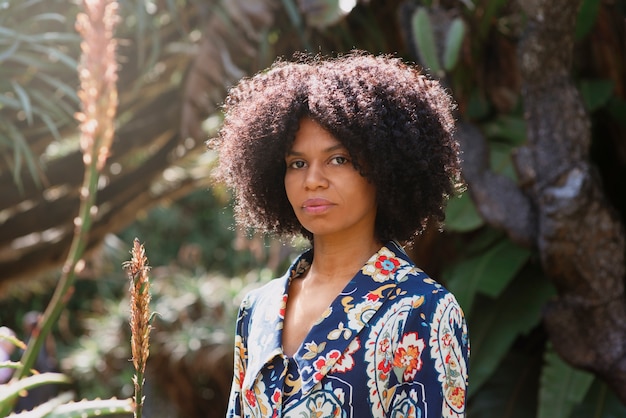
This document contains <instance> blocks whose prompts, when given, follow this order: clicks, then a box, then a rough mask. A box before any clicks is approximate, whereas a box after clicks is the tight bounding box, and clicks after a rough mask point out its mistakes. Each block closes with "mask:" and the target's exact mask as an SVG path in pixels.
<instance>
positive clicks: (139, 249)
mask: <svg viewBox="0 0 626 418" xmlns="http://www.w3.org/2000/svg"><path fill="white" fill-rule="evenodd" d="M131 255H132V258H131V260H130V261H127V262H126V263H124V268H125V269H126V272H127V274H128V278H129V281H130V331H131V340H130V346H131V352H132V356H133V365H134V366H135V371H136V374H135V376H134V377H133V383H134V385H135V417H140V416H141V410H142V407H143V401H144V399H143V395H142V392H143V383H144V372H145V370H146V362H147V361H148V355H149V354H150V329H151V326H150V298H151V296H150V280H149V278H148V272H149V271H150V267H149V266H148V259H147V257H146V254H145V250H144V247H143V245H141V244H140V242H139V240H138V239H137V238H135V240H134V243H133V249H132V250H131Z"/></svg>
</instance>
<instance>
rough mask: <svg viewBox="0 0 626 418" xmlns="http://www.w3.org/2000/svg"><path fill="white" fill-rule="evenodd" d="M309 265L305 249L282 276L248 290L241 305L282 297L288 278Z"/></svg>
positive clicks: (247, 305)
mask: <svg viewBox="0 0 626 418" xmlns="http://www.w3.org/2000/svg"><path fill="white" fill-rule="evenodd" d="M309 266H310V254H309V252H308V251H307V252H304V253H302V254H300V255H299V256H298V257H297V258H296V259H295V260H294V261H293V262H292V263H291V265H290V266H289V268H288V269H287V271H286V272H285V273H284V274H283V275H282V276H280V277H277V278H275V279H272V280H270V281H269V282H267V283H264V284H260V285H258V286H257V287H255V288H254V289H252V290H249V291H248V292H247V293H246V296H245V297H244V299H243V302H242V307H243V308H246V307H250V306H253V305H255V304H259V303H263V304H265V303H272V302H274V301H275V300H276V298H278V299H280V298H282V297H283V295H284V294H285V293H286V292H287V287H288V286H289V282H290V280H291V279H292V278H293V277H296V276H298V275H300V274H302V272H303V271H305V270H306V269H308V268H309Z"/></svg>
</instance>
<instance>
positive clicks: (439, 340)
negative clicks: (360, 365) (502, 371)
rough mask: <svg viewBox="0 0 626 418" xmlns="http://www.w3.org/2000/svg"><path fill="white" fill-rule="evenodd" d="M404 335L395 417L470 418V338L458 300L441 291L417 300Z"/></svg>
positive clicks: (397, 358)
mask: <svg viewBox="0 0 626 418" xmlns="http://www.w3.org/2000/svg"><path fill="white" fill-rule="evenodd" d="M399 331H400V332H399V333H398V335H397V342H396V344H397V345H396V348H395V350H394V360H393V367H394V372H395V373H394V374H395V377H396V378H397V381H396V382H395V385H394V386H395V390H394V391H393V392H392V393H393V399H392V400H391V403H390V406H391V407H390V412H391V411H394V410H401V411H402V413H404V414H405V416H410V417H423V418H463V417H465V403H466V399H467V384H468V364H469V363H468V362H469V352H470V350H469V338H468V332H467V324H466V321H465V316H464V314H463V311H462V309H461V307H460V306H459V304H458V302H457V301H456V299H455V298H454V296H453V295H452V294H451V293H448V292H447V291H445V290H440V291H439V292H436V293H433V294H431V295H428V296H426V297H425V298H424V299H421V298H418V299H415V300H414V302H413V308H412V309H411V313H410V314H409V316H408V318H407V319H406V322H405V323H404V327H402V329H401V330H399ZM420 410H421V414H420V413H419V412H418V411H420Z"/></svg>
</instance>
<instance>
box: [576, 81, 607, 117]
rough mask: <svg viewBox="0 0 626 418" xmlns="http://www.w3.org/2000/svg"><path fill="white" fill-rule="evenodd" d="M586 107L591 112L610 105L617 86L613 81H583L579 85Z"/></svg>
mask: <svg viewBox="0 0 626 418" xmlns="http://www.w3.org/2000/svg"><path fill="white" fill-rule="evenodd" d="M578 89H579V90H580V94H581V95H582V96H583V100H584V102H585V107H586V108H587V110H588V111H589V112H593V111H596V110H598V109H600V108H602V107H604V106H606V105H607V104H608V103H609V100H611V97H612V96H613V94H614V89H615V85H614V83H613V81H611V80H602V79H599V80H581V81H580V82H579V85H578Z"/></svg>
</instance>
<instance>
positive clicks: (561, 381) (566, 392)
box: [537, 344, 594, 418]
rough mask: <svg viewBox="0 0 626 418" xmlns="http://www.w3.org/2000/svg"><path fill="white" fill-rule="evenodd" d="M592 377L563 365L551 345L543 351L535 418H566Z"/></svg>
mask: <svg viewBox="0 0 626 418" xmlns="http://www.w3.org/2000/svg"><path fill="white" fill-rule="evenodd" d="M593 380H594V376H593V375H592V374H591V373H587V372H584V371H581V370H576V369H574V368H572V367H571V366H569V365H568V364H567V363H565V362H564V361H563V360H562V359H561V358H560V357H559V356H558V355H557V354H556V352H555V351H554V349H553V348H552V345H551V344H548V347H547V348H546V351H545V365H544V367H543V369H542V372H541V380H540V382H541V390H540V392H539V411H538V413H537V418H552V417H568V416H570V414H571V411H572V410H573V409H574V407H577V406H578V405H579V404H580V403H581V401H582V400H583V398H584V397H585V394H586V393H587V391H588V390H589V387H590V386H591V384H592V383H593Z"/></svg>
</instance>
